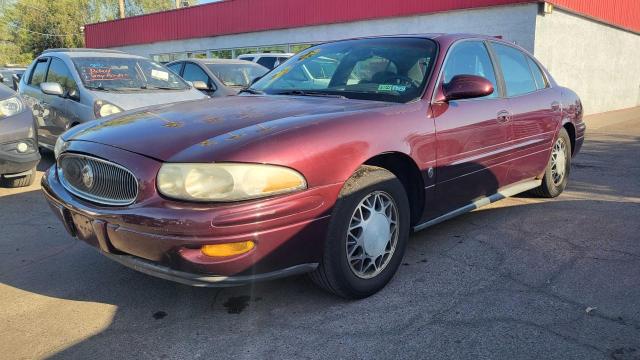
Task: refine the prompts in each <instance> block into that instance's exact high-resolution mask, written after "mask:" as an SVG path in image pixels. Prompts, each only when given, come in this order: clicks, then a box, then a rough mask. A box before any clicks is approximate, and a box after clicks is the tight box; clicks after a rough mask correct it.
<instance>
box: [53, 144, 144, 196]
mask: <svg viewBox="0 0 640 360" xmlns="http://www.w3.org/2000/svg"><path fill="white" fill-rule="evenodd" d="M58 177H59V178H60V181H61V183H62V185H63V186H64V187H65V188H66V189H67V190H69V192H71V193H72V194H74V195H76V196H78V197H81V198H84V199H87V200H89V201H93V202H96V203H100V204H105V205H120V206H122V205H129V204H131V203H132V202H133V201H134V200H135V199H136V197H137V196H138V181H137V180H136V177H135V176H134V175H133V174H132V173H131V172H130V171H129V170H127V169H125V168H124V167H122V166H120V165H117V164H114V163H111V162H109V161H105V160H102V159H98V158H94V157H91V156H86V155H81V154H74V153H64V154H62V155H61V156H60V158H58Z"/></svg>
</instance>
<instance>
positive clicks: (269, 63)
mask: <svg viewBox="0 0 640 360" xmlns="http://www.w3.org/2000/svg"><path fill="white" fill-rule="evenodd" d="M276 60H277V58H275V57H272V56H263V57H261V58H260V59H258V64H260V65H262V66H264V67H266V68H267V69H273V68H274V66H275V64H276Z"/></svg>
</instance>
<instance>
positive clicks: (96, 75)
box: [84, 67, 131, 81]
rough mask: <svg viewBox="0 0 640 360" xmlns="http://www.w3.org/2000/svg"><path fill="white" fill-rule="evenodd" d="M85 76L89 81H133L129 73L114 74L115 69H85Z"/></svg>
mask: <svg viewBox="0 0 640 360" xmlns="http://www.w3.org/2000/svg"><path fill="white" fill-rule="evenodd" d="M84 75H85V79H86V80H87V81H115V80H130V79H131V78H130V76H129V74H128V73H126V72H125V73H122V72H118V73H116V72H113V69H111V68H97V67H90V68H85V71H84Z"/></svg>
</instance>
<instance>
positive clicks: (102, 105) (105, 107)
mask: <svg viewBox="0 0 640 360" xmlns="http://www.w3.org/2000/svg"><path fill="white" fill-rule="evenodd" d="M119 112H122V109H120V108H119V107H117V106H115V105H113V104H111V103H108V102H106V101H104V100H97V101H96V102H95V103H93V113H94V115H95V116H96V118H101V117H105V116H109V115H113V114H117V113H119Z"/></svg>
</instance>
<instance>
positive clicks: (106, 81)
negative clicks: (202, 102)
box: [73, 57, 189, 91]
mask: <svg viewBox="0 0 640 360" xmlns="http://www.w3.org/2000/svg"><path fill="white" fill-rule="evenodd" d="M73 63H74V65H75V67H76V69H77V70H78V74H80V79H81V80H82V83H83V84H84V86H85V87H86V88H88V89H92V90H102V91H125V90H184V89H188V88H189V86H188V85H187V84H186V83H185V82H184V81H183V80H182V79H180V77H179V76H178V75H176V74H174V73H173V72H171V71H169V70H167V68H165V67H163V66H162V65H160V64H158V63H155V62H153V61H150V60H147V59H141V58H120V57H111V58H110V57H101V58H94V57H82V58H73Z"/></svg>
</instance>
